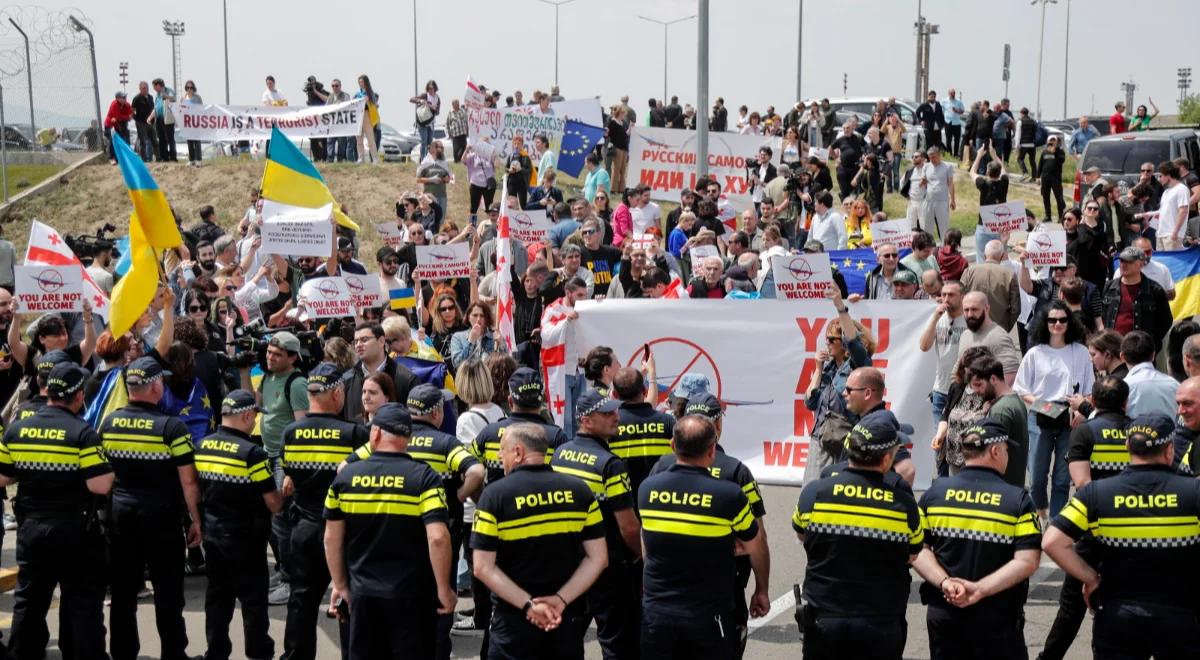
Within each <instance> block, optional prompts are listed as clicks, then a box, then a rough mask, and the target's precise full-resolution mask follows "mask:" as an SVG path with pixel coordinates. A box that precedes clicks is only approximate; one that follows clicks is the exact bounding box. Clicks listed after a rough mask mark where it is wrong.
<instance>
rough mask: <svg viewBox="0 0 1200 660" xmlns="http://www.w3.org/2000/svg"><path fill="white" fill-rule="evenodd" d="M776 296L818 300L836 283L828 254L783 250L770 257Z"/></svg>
mask: <svg viewBox="0 0 1200 660" xmlns="http://www.w3.org/2000/svg"><path fill="white" fill-rule="evenodd" d="M771 273H772V274H774V276H775V297H776V298H778V299H779V300H816V299H819V298H824V297H825V291H826V290H827V289H828V287H829V286H831V285H832V284H833V270H832V269H831V268H830V267H829V255H828V254H796V255H792V254H781V255H775V256H774V257H771Z"/></svg>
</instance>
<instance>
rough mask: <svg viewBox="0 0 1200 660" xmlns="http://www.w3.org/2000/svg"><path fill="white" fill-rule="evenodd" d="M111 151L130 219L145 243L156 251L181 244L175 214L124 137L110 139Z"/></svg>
mask: <svg viewBox="0 0 1200 660" xmlns="http://www.w3.org/2000/svg"><path fill="white" fill-rule="evenodd" d="M113 150H114V151H115V153H116V156H117V163H119V164H120V166H121V177H122V178H124V179H125V186H126V187H127V188H129V199H130V200H132V201H133V210H134V220H135V221H136V222H138V223H139V224H141V226H142V230H143V233H144V236H145V238H146V243H147V244H148V245H150V247H155V248H159V249H160V250H165V249H167V248H173V247H179V246H180V245H182V244H183V236H181V235H180V234H179V226H178V225H176V224H175V214H174V213H172V212H171V205H170V204H167V196H166V195H164V194H163V191H162V190H160V189H159V187H158V183H157V182H156V181H155V180H154V177H152V176H150V170H148V169H146V164H145V163H143V162H142V159H141V158H138V156H137V154H135V153H133V149H130V148H129V145H128V144H125V141H124V140H113Z"/></svg>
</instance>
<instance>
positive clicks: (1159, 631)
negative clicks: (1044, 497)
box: [1042, 415, 1200, 659]
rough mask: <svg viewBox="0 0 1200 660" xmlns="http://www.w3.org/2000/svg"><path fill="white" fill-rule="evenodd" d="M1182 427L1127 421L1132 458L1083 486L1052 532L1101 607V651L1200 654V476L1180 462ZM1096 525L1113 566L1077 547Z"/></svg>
mask: <svg viewBox="0 0 1200 660" xmlns="http://www.w3.org/2000/svg"><path fill="white" fill-rule="evenodd" d="M1174 427H1175V424H1174V423H1173V422H1172V421H1171V419H1170V418H1168V417H1166V416H1163V415H1139V416H1138V417H1137V418H1135V419H1134V420H1133V422H1132V423H1131V424H1130V425H1129V426H1128V427H1127V428H1126V432H1127V433H1128V438H1127V439H1126V444H1127V446H1128V447H1129V467H1128V468H1126V469H1125V470H1124V471H1123V472H1121V474H1118V475H1116V476H1114V477H1109V478H1107V479H1102V480H1100V481H1094V482H1092V483H1090V484H1088V485H1087V486H1084V487H1083V488H1082V489H1080V490H1079V491H1076V493H1075V497H1073V498H1072V499H1071V501H1070V502H1069V503H1068V504H1067V506H1066V507H1064V508H1063V510H1062V511H1061V512H1060V513H1059V514H1058V516H1056V517H1055V518H1054V520H1053V521H1052V522H1051V527H1050V528H1049V529H1048V530H1047V531H1046V535H1045V537H1044V538H1043V540H1042V549H1043V550H1044V551H1045V552H1046V554H1048V555H1050V558H1051V559H1053V560H1054V561H1055V563H1057V564H1058V565H1059V566H1061V567H1062V569H1063V570H1064V571H1066V572H1067V573H1069V574H1070V575H1072V576H1074V577H1075V579H1077V580H1079V581H1080V582H1082V583H1083V595H1084V599H1085V600H1086V601H1087V603H1088V606H1089V607H1091V608H1092V609H1094V610H1095V611H1096V614H1095V622H1094V625H1093V628H1092V651H1093V653H1094V654H1095V657H1096V658H1101V659H1103V658H1149V657H1151V656H1153V657H1155V658H1191V657H1195V655H1196V639H1197V638H1198V637H1200V623H1198V622H1197V618H1196V593H1197V592H1198V591H1200V575H1198V574H1197V572H1196V565H1197V563H1200V483H1197V481H1196V480H1195V479H1191V478H1188V477H1185V476H1181V475H1177V474H1174V473H1173V472H1172V470H1171V460H1172V458H1173V454H1174V447H1172V444H1171V432H1172V431H1173V430H1174ZM1088 530H1091V533H1092V535H1093V536H1094V537H1095V539H1096V541H1097V543H1096V545H1095V549H1096V556H1097V561H1098V564H1097V565H1098V566H1100V568H1101V569H1102V570H1103V571H1104V572H1103V573H1099V572H1097V571H1096V569H1094V568H1092V567H1091V566H1089V565H1088V563H1087V562H1086V561H1084V560H1083V558H1081V557H1080V556H1079V554H1078V553H1077V552H1075V548H1074V545H1075V541H1077V540H1079V539H1080V538H1082V537H1083V535H1084V533H1086V532H1087V531H1088Z"/></svg>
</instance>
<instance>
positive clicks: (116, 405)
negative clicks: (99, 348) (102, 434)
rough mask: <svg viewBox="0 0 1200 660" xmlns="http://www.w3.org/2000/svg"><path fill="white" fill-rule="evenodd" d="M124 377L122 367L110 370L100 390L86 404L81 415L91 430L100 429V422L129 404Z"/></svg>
mask: <svg viewBox="0 0 1200 660" xmlns="http://www.w3.org/2000/svg"><path fill="white" fill-rule="evenodd" d="M124 375H125V368H124V367H118V368H116V369H110V370H109V371H108V373H107V374H105V375H104V381H103V382H102V383H101V384H100V389H98V390H96V394H95V395H94V396H93V398H92V400H91V401H89V402H88V404H87V409H86V411H85V412H84V414H83V419H84V421H86V422H87V423H88V424H90V425H91V427H92V428H94V429H98V428H100V424H101V422H103V421H104V418H105V417H108V415H109V413H112V412H115V411H117V410H120V409H121V408H124V407H125V404H127V403H129V392H128V390H126V389H125V378H124Z"/></svg>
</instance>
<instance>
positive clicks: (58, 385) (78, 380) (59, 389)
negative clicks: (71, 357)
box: [46, 362, 90, 399]
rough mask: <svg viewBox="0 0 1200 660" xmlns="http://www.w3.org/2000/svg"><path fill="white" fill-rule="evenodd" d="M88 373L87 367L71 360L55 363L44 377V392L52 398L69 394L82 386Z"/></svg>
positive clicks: (59, 397)
mask: <svg viewBox="0 0 1200 660" xmlns="http://www.w3.org/2000/svg"><path fill="white" fill-rule="evenodd" d="M89 375H90V374H89V373H88V370H87V369H84V368H83V367H81V366H79V365H77V364H75V363H73V362H64V363H61V364H56V365H54V368H53V369H51V370H50V375H49V376H48V377H47V378H46V393H47V394H49V395H50V397H51V398H54V399H61V398H63V397H66V396H70V395H72V394H74V393H76V392H78V391H79V390H80V389H82V388H83V384H84V383H86V382H87V379H88V376H89Z"/></svg>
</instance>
